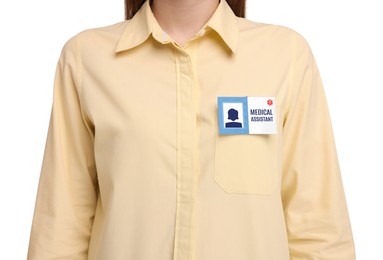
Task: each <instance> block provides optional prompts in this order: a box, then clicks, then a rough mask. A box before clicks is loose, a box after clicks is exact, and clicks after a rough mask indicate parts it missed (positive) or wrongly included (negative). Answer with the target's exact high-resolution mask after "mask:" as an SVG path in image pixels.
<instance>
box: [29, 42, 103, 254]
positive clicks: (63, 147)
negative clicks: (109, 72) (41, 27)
mask: <svg viewBox="0 0 383 260" xmlns="http://www.w3.org/2000/svg"><path fill="white" fill-rule="evenodd" d="M77 55H78V54H77V52H76V42H75V38H72V39H71V40H69V41H68V42H67V43H66V44H65V46H64V48H63V50H62V53H61V55H60V59H59V61H58V64H57V69H56V75H55V81H54V91H53V104H52V110H51V116H50V122H49V128H48V133H47V139H46V144H45V151H44V156H43V162H42V167H41V173H40V180H39V185H38V192H37V197H36V205H35V209H34V216H33V222H32V228H31V234H30V241H29V250H28V256H27V259H28V260H53V259H67V260H86V259H87V252H88V245H89V239H90V232H91V227H92V223H93V218H94V213H95V207H96V202H97V194H98V189H97V186H98V185H97V174H96V167H95V160H94V155H93V140H94V135H93V130H92V124H91V122H90V120H89V118H87V117H86V114H85V113H84V111H83V109H82V106H81V103H80V96H81V95H80V93H79V91H78V90H79V86H80V75H79V74H80V71H81V67H79V66H80V65H79V64H78V63H77V60H78V57H77Z"/></svg>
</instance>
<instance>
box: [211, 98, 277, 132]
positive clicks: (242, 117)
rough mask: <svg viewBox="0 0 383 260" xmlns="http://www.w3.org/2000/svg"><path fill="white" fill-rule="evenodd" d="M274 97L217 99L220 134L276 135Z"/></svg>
mask: <svg viewBox="0 0 383 260" xmlns="http://www.w3.org/2000/svg"><path fill="white" fill-rule="evenodd" d="M276 122H277V121H276V108H275V97H218V124H219V133H220V134H276V133H277V123H276Z"/></svg>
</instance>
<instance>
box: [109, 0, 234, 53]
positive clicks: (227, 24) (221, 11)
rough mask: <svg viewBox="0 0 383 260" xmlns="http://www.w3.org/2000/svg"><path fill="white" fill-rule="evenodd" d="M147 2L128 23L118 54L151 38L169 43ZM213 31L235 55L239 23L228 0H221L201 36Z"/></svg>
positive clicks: (147, 1) (117, 49)
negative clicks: (208, 30)
mask: <svg viewBox="0 0 383 260" xmlns="http://www.w3.org/2000/svg"><path fill="white" fill-rule="evenodd" d="M149 2H150V1H149V0H146V1H145V2H144V4H143V5H142V7H141V8H140V9H139V10H138V12H137V13H136V14H135V15H134V16H133V18H131V19H130V20H128V21H126V27H125V29H124V31H123V33H122V36H121V38H120V40H119V41H118V44H117V47H116V52H121V51H124V50H128V49H131V48H133V47H136V46H138V45H140V44H141V43H143V42H144V41H145V40H146V39H147V38H148V37H149V36H150V34H152V36H153V37H154V38H155V39H156V40H157V41H159V42H161V43H163V44H165V43H169V36H168V35H167V34H166V32H164V31H163V30H162V28H161V27H160V25H159V24H158V22H157V20H156V18H155V16H154V14H153V12H152V9H151V7H150V4H149ZM207 28H208V29H213V30H214V31H215V32H216V33H217V34H218V35H219V36H220V37H221V39H222V40H223V41H224V43H225V44H226V45H227V46H228V47H229V48H230V50H231V51H232V52H233V53H234V52H235V51H236V50H237V46H238V37H239V29H238V21H237V17H236V16H235V14H234V12H233V11H232V10H231V8H230V6H229V4H228V3H227V2H226V0H220V3H219V4H218V7H217V8H216V10H215V11H214V13H213V15H212V16H211V18H210V19H209V21H208V22H207V23H206V24H205V26H203V28H202V29H201V30H200V33H201V35H202V34H203V31H205V30H206V29H207Z"/></svg>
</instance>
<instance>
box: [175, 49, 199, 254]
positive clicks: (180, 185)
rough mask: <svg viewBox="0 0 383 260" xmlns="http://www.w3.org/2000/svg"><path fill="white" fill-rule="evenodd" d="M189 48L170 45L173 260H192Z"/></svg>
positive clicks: (193, 84)
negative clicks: (173, 127) (173, 88)
mask: <svg viewBox="0 0 383 260" xmlns="http://www.w3.org/2000/svg"><path fill="white" fill-rule="evenodd" d="M192 50H193V45H188V46H187V47H184V48H180V47H179V46H178V45H177V44H175V45H174V53H175V59H176V69H177V205H176V229H175V243H174V258H173V259H174V260H192V259H193V254H194V203H195V188H196V178H197V174H198V167H197V163H198V161H197V151H196V147H197V146H196V143H197V139H198V136H197V133H198V131H197V120H196V116H197V114H196V98H197V95H196V93H197V91H198V90H197V81H196V79H195V77H194V76H193V75H194V74H193V64H192V61H193V59H192V55H193V51H192Z"/></svg>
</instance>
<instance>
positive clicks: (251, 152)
mask: <svg viewBox="0 0 383 260" xmlns="http://www.w3.org/2000/svg"><path fill="white" fill-rule="evenodd" d="M277 177H278V156H277V135H218V136H217V137H216V142H215V170H214V179H215V181H216V183H217V184H218V185H219V186H221V187H222V189H223V190H224V191H226V192H227V193H241V194H258V195H271V194H272V193H273V191H274V189H275V188H276V185H277Z"/></svg>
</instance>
